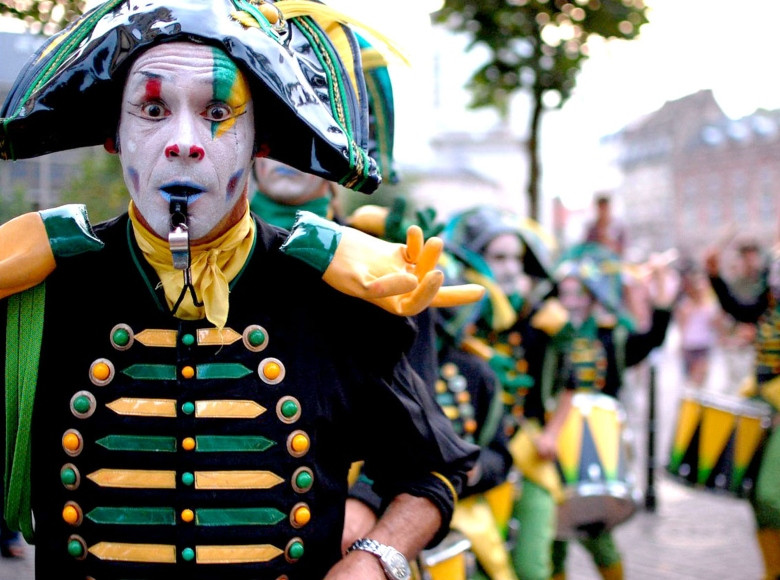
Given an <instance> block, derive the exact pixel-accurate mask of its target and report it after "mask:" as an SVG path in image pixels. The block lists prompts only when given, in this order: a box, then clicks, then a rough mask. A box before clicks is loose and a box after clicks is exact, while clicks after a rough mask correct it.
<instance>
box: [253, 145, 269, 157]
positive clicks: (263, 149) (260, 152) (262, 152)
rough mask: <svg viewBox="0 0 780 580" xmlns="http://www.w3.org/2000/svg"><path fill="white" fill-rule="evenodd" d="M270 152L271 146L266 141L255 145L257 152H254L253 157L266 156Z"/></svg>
mask: <svg viewBox="0 0 780 580" xmlns="http://www.w3.org/2000/svg"><path fill="white" fill-rule="evenodd" d="M270 152H271V148H270V147H269V146H268V144H267V143H260V144H259V145H258V146H257V152H256V153H255V157H268V154H269V153H270Z"/></svg>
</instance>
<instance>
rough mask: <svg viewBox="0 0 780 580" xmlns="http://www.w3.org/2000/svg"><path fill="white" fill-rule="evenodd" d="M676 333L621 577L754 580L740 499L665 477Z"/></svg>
mask: <svg viewBox="0 0 780 580" xmlns="http://www.w3.org/2000/svg"><path fill="white" fill-rule="evenodd" d="M677 340H678V339H677V334H676V329H674V328H672V329H670V332H669V335H668V336H667V342H666V344H665V345H664V348H663V349H661V350H659V352H658V353H656V355H657V356H656V358H655V359H654V368H655V369H656V372H655V376H656V392H657V395H656V397H657V404H656V410H657V411H656V415H657V424H658V429H657V436H656V439H655V440H656V449H657V454H656V465H658V466H659V467H658V468H657V469H656V470H655V472H654V473H655V477H654V481H655V490H656V510H655V511H654V512H651V511H645V510H640V511H639V512H638V513H637V514H636V515H634V516H633V517H632V518H631V519H630V520H628V521H627V522H625V523H623V524H622V525H620V526H618V527H617V528H616V529H615V532H614V535H615V540H616V542H617V543H618V546H619V548H620V550H621V552H622V554H623V558H624V566H625V577H626V579H627V580H656V579H668V580H760V578H761V575H762V566H761V559H760V555H759V552H758V548H757V545H756V543H755V541H754V535H753V529H754V527H753V520H752V513H751V511H750V508H749V506H748V503H747V502H746V501H745V500H741V499H737V498H735V497H732V496H730V495H719V494H715V493H713V492H709V491H706V490H693V489H691V488H689V487H687V486H684V485H682V484H679V483H677V482H676V481H674V480H672V479H671V478H670V477H668V476H667V475H666V473H665V471H664V470H663V468H662V466H663V465H664V464H665V463H666V460H667V457H668V450H669V441H670V439H671V437H672V435H673V429H674V424H675V420H676V413H677V408H678V397H679V393H680V385H681V381H680V373H679V362H678V359H677V354H676V353H677V351H676V348H677V344H678V343H677ZM648 368H649V366H646V367H645V368H643V369H635V370H634V371H632V375H633V378H632V384H633V385H634V387H635V388H634V389H633V390H631V391H626V393H625V397H624V399H625V404H626V409H627V413H628V416H629V422H630V424H631V426H632V432H633V433H634V435H635V439H636V460H635V465H634V470H635V472H636V474H637V480H638V481H639V485H640V487H641V489H642V490H644V489H645V487H646V484H645V482H646V477H645V474H646V471H647V469H646V465H647V463H646V460H645V458H646V456H647V454H646V449H647V437H646V433H647V428H646V426H647V420H646V419H647V416H648V414H647V384H648V376H649V373H648V372H647V371H648ZM712 376H713V381H712V384H711V386H710V388H712V389H713V390H719V391H721V392H725V391H729V390H731V391H732V392H733V389H730V388H729V385H725V384H723V377H725V376H726V372H725V367H724V361H723V358H722V357H721V356H720V353H717V354H716V356H715V357H714V360H713V371H712ZM32 557H33V552H32V548H28V557H27V559H25V560H21V561H8V560H2V561H0V580H32V578H33V565H32ZM568 580H599V576H598V574H597V572H596V569H595V567H594V566H593V564H592V563H591V562H590V560H589V555H588V554H587V552H585V551H584V550H583V549H582V548H581V547H580V546H579V545H577V544H576V543H572V544H571V545H570V548H569V560H568Z"/></svg>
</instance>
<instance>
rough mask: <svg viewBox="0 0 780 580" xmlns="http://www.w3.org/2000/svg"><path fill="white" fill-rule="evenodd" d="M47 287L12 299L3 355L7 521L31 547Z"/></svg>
mask: <svg viewBox="0 0 780 580" xmlns="http://www.w3.org/2000/svg"><path fill="white" fill-rule="evenodd" d="M45 290H46V287H45V285H44V283H41V284H38V285H37V286H34V287H33V288H30V289H29V290H25V291H24V292H21V293H19V294H14V295H12V296H10V297H9V298H8V312H7V324H6V351H5V480H4V488H3V493H4V498H3V500H4V506H5V510H4V516H5V519H6V522H7V523H8V525H9V526H10V527H11V529H14V530H20V531H21V532H22V534H23V535H24V539H25V540H27V542H28V543H30V544H32V543H33V524H32V511H31V507H30V479H31V478H30V425H31V423H32V412H33V401H34V400H35V388H36V385H37V383H38V362H39V359H40V353H41V340H42V337H43V313H44V301H45V298H46V291H45Z"/></svg>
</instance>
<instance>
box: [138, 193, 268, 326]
mask: <svg viewBox="0 0 780 580" xmlns="http://www.w3.org/2000/svg"><path fill="white" fill-rule="evenodd" d="M136 212H137V210H136V209H135V206H134V205H133V202H132V201H131V202H130V220H131V221H132V223H133V232H134V234H135V240H136V242H138V247H139V248H140V249H141V252H142V253H143V255H144V258H146V261H147V262H149V264H151V266H152V267H153V268H154V271H155V272H157V275H158V276H159V277H160V282H161V284H162V287H163V290H164V291H165V298H166V301H167V302H168V307H169V308H173V306H174V305H175V304H176V302H177V301H178V300H179V297H180V296H181V293H182V290H184V272H183V271H182V270H177V269H176V268H174V267H173V257H172V256H171V250H170V247H169V246H168V242H167V241H166V240H162V239H160V238H158V237H157V236H156V235H155V234H153V233H152V232H150V231H149V230H147V229H146V228H145V227H144V226H143V225H141V223H140V222H139V220H138V217H137V215H136ZM254 239H255V222H254V220H253V219H252V216H251V215H250V213H249V203H248V202H247V211H246V213H244V217H242V218H241V220H240V221H239V222H238V223H237V224H236V225H234V226H233V227H232V228H230V229H229V230H228V231H227V232H225V233H224V234H222V235H221V236H220V237H219V238H217V239H216V240H214V241H212V242H209V243H206V244H200V245H194V246H191V247H190V254H191V259H190V272H191V280H192V286H193V287H194V289H195V294H196V295H197V296H198V300H199V301H200V302H203V306H196V305H195V303H194V302H193V301H192V296H191V295H190V293H189V291H187V292H186V295H185V297H184V299H183V300H182V302H181V304H180V305H179V307H178V309H177V310H176V312H175V313H174V314H175V315H176V317H178V318H182V319H184V320H199V319H201V318H203V317H204V315H205V317H206V319H208V320H209V321H210V322H211V323H213V324H214V326H216V327H217V328H219V329H222V328H224V326H225V323H226V322H227V316H228V294H229V293H230V289H229V287H228V284H229V283H230V281H231V280H233V278H235V277H236V276H237V275H238V273H239V272H240V271H241V268H243V267H244V264H245V263H246V260H247V258H248V257H249V252H250V251H251V250H252V244H253V243H254Z"/></svg>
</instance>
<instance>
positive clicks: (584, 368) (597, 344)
mask: <svg viewBox="0 0 780 580" xmlns="http://www.w3.org/2000/svg"><path fill="white" fill-rule="evenodd" d="M621 272H622V262H621V259H620V258H619V257H618V255H617V254H615V253H613V252H612V251H611V250H609V249H608V248H607V247H606V246H603V245H601V244H597V243H593V242H588V243H584V244H578V245H576V246H573V247H572V248H569V249H568V250H567V251H566V252H565V253H564V254H563V255H562V256H561V258H560V259H559V261H558V264H557V266H556V267H555V271H554V278H555V280H556V288H557V294H558V298H559V299H560V302H561V304H563V306H564V307H565V308H566V310H567V312H568V313H569V322H570V324H571V328H572V330H573V339H572V340H571V342H570V343H568V350H566V351H565V352H562V353H560V354H559V356H563V357H566V358H568V364H567V365H566V366H567V367H568V368H570V369H571V370H572V374H573V379H574V383H575V385H576V388H577V391H578V392H584V393H601V394H604V395H605V396H607V397H611V398H613V399H617V398H618V395H619V393H620V390H621V388H622V386H623V370H624V369H625V368H626V367H630V366H633V365H636V364H638V363H640V362H641V361H643V360H644V359H645V358H647V356H648V355H649V354H650V352H651V351H652V350H653V349H654V348H657V347H659V346H661V344H662V343H663V341H664V339H665V337H666V330H667V328H668V326H669V321H670V318H671V311H670V308H671V303H672V299H673V297H674V293H673V292H671V291H670V290H671V288H670V285H669V284H667V283H666V281H665V276H666V271H665V268H664V267H662V266H660V265H659V266H658V267H655V268H654V269H653V276H654V282H655V286H656V288H658V289H659V291H658V292H657V293H656V294H655V299H654V309H653V315H652V322H651V326H650V328H649V329H648V330H647V331H646V332H635V331H634V330H633V324H632V322H631V321H630V320H629V319H628V318H627V317H626V315H625V313H624V312H623V308H622V303H623V299H622V292H621V289H622V283H621ZM605 408H606V405H605ZM596 416H598V415H596V414H595V413H594V414H593V417H596ZM604 459H605V462H608V461H610V460H613V459H614V460H616V461H617V462H620V461H621V459H620V458H619V457H615V458H604ZM564 467H565V466H564ZM621 467H625V468H628V466H620V465H618V466H617V469H620V468H621ZM606 471H607V467H606V464H605V469H604V470H603V472H606ZM603 477H604V478H605V479H607V480H609V478H610V477H613V475H610V474H606V473H605V474H604V475H603ZM614 477H617V474H616V475H614ZM605 490H606V486H605ZM621 493H622V490H621ZM594 495H595V492H594ZM596 501H598V500H596ZM618 501H625V503H626V507H625V509H624V512H623V513H621V514H613V515H611V514H606V513H603V514H599V511H598V510H593V514H592V515H593V517H594V518H598V517H599V515H603V516H604V520H603V521H599V520H598V519H594V520H593V522H590V521H587V520H585V519H582V520H577V521H578V522H579V525H581V526H582V527H583V528H584V529H586V530H587V531H588V533H587V535H584V536H582V537H578V540H579V541H580V543H581V544H582V545H583V546H584V547H585V548H586V550H587V551H588V552H589V553H590V555H591V557H592V558H593V561H594V563H595V564H596V566H597V567H598V570H599V574H600V575H601V577H602V578H604V579H605V580H620V579H622V578H623V565H622V560H621V556H620V552H619V551H618V548H617V545H616V544H615V541H614V539H613V536H612V533H611V529H608V526H610V525H614V523H615V521H617V520H618V519H620V520H621V521H623V520H624V519H626V518H627V517H630V515H631V514H632V513H633V509H632V508H631V506H630V503H631V502H633V501H635V500H634V499H633V498H631V497H625V498H622V497H620V498H618V497H615V502H618ZM573 505H574V504H573ZM570 509H575V508H574V507H572V508H570ZM579 517H584V516H579ZM567 547H568V542H567V540H566V539H563V538H560V539H557V540H556V541H555V543H554V545H553V566H554V571H553V573H554V576H553V578H554V579H555V580H563V579H564V578H565V577H566V571H565V564H566V553H567Z"/></svg>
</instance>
